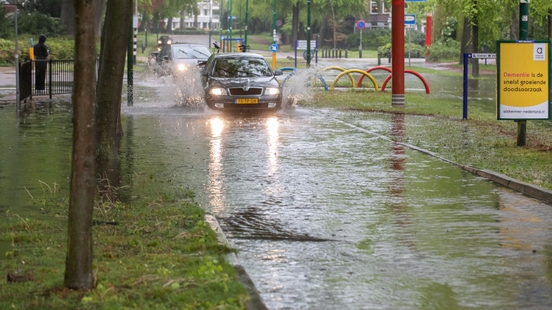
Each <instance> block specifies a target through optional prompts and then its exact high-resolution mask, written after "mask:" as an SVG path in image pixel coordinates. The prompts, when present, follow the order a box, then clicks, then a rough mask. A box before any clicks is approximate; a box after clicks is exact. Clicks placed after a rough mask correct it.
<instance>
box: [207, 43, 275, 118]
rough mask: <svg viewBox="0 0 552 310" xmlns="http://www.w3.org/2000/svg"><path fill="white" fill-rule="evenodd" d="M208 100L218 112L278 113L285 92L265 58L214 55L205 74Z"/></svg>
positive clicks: (248, 55) (236, 54) (238, 54)
mask: <svg viewBox="0 0 552 310" xmlns="http://www.w3.org/2000/svg"><path fill="white" fill-rule="evenodd" d="M202 75H203V85H204V88H205V101H206V102H207V105H208V106H209V107H210V108H211V109H215V110H278V109H280V108H281V106H282V89H281V86H280V84H279V83H278V80H276V76H277V75H282V71H280V70H276V71H272V69H271V68H270V66H269V65H268V63H267V61H266V59H265V58H264V57H263V56H262V55H259V54H255V53H228V54H213V55H211V57H210V58H209V60H208V61H207V64H206V66H205V68H204V69H203V72H202Z"/></svg>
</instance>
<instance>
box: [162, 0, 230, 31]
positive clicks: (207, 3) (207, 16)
mask: <svg viewBox="0 0 552 310" xmlns="http://www.w3.org/2000/svg"><path fill="white" fill-rule="evenodd" d="M197 6H198V11H199V14H198V15H197V28H198V29H205V30H209V23H211V30H218V29H220V16H219V14H213V11H215V12H219V9H220V7H219V3H218V2H214V1H213V0H201V1H198V2H197ZM180 22H181V19H180V17H173V19H172V25H171V29H172V30H177V29H180ZM165 23H168V19H165ZM195 23H196V16H194V15H193V14H192V13H188V15H187V16H185V18H184V28H189V27H195V25H196V24H195Z"/></svg>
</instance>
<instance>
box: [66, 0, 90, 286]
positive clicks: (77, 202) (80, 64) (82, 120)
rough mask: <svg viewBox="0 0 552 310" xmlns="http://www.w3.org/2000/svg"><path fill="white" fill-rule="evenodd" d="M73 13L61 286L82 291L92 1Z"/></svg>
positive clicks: (78, 2) (86, 259)
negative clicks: (69, 152) (67, 190)
mask: <svg viewBox="0 0 552 310" xmlns="http://www.w3.org/2000/svg"><path fill="white" fill-rule="evenodd" d="M74 12H75V20H74V23H75V25H76V28H75V84H74V85H73V98H72V101H73V111H74V112H73V157H72V165H71V193H70V200H69V219H68V222H69V224H68V234H67V257H66V260H65V280H64V286H65V287H67V288H70V289H76V290H86V289H91V288H93V287H94V285H95V283H94V275H93V274H92V260H93V255H92V251H93V241H92V217H93V212H94V194H95V188H96V181H95V178H94V176H95V161H94V151H95V144H96V136H95V134H96V126H95V119H94V115H95V114H94V104H95V101H96V100H95V96H94V91H95V89H94V88H95V87H94V84H95V81H96V41H95V35H94V27H93V25H94V0H75V1H74Z"/></svg>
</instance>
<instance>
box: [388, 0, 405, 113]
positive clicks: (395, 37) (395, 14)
mask: <svg viewBox="0 0 552 310" xmlns="http://www.w3.org/2000/svg"><path fill="white" fill-rule="evenodd" d="M392 3H393V6H392V8H391V17H392V18H391V20H392V23H393V24H392V26H391V28H392V29H391V36H392V41H391V44H392V45H393V47H392V51H391V57H392V59H393V66H392V67H391V71H392V72H391V74H393V79H392V80H391V83H392V98H391V105H392V106H393V107H404V0H393V2H392Z"/></svg>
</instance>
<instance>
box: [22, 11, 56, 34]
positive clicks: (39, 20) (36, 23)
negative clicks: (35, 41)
mask: <svg viewBox="0 0 552 310" xmlns="http://www.w3.org/2000/svg"><path fill="white" fill-rule="evenodd" d="M17 23H18V32H20V33H27V34H35V35H36V36H37V37H38V36H39V35H40V34H45V35H46V36H48V37H50V36H53V35H61V34H63V33H64V32H65V30H64V29H63V27H62V26H61V25H60V23H59V19H55V18H52V17H49V16H47V15H44V14H41V13H38V12H32V13H27V14H20V15H18V20H17Z"/></svg>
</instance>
